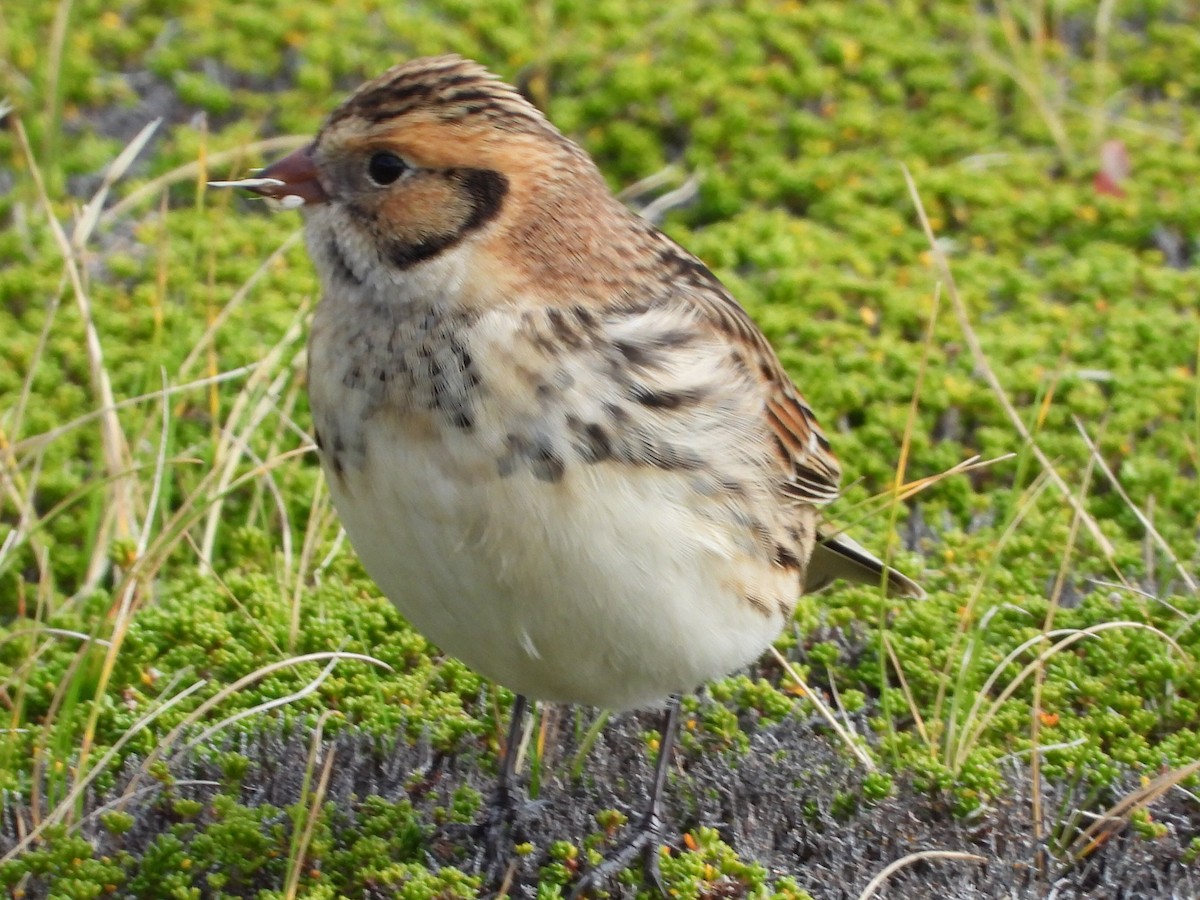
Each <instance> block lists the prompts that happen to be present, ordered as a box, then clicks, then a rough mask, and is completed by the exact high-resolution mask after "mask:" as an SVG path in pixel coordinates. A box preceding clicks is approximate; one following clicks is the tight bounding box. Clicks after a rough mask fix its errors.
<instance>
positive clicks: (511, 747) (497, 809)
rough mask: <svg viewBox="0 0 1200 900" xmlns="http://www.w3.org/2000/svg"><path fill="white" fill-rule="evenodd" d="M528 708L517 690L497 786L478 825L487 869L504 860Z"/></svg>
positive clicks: (490, 869)
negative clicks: (518, 760)
mask: <svg viewBox="0 0 1200 900" xmlns="http://www.w3.org/2000/svg"><path fill="white" fill-rule="evenodd" d="M528 709H529V700H528V699H527V698H526V697H525V695H524V694H517V696H516V699H515V700H513V705H512V712H511V714H510V715H509V721H508V739H507V740H506V741H505V745H504V758H503V759H502V760H501V761H500V774H499V776H498V777H497V778H496V789H495V791H493V792H492V796H491V799H490V800H488V805H487V810H486V815H485V818H484V820H483V823H482V825H481V828H480V830H481V832H482V834H481V835H480V838H481V840H480V846H481V847H482V850H483V859H482V861H481V869H482V870H483V871H484V872H486V873H492V872H493V871H494V870H496V871H498V870H499V868H500V865H501V863H502V862H503V861H502V859H501V848H502V846H503V843H504V838H505V836H506V835H507V834H508V829H509V825H511V824H512V816H513V796H512V785H513V778H514V776H515V775H516V768H517V747H518V745H519V744H520V742H521V731H522V729H523V728H524V727H525V713H526V712H527V711H528Z"/></svg>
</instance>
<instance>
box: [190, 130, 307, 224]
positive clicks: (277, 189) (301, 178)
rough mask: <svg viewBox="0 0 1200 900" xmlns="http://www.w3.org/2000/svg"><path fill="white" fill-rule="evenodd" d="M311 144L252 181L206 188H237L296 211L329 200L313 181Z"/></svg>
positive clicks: (244, 180) (212, 182) (211, 182)
mask: <svg viewBox="0 0 1200 900" xmlns="http://www.w3.org/2000/svg"><path fill="white" fill-rule="evenodd" d="M313 147H314V145H313V144H309V145H308V146H307V147H301V148H300V149H299V150H297V151H296V152H295V153H292V154H289V155H288V156H285V157H284V158H283V159H281V160H279V161H278V162H274V163H271V165H269V166H267V167H266V168H265V169H263V170H262V171H261V172H259V173H258V175H257V177H255V178H243V179H241V180H239V181H210V182H209V186H210V187H240V188H245V189H246V190H248V191H253V192H254V193H256V194H259V195H261V196H263V197H266V198H267V199H268V200H274V201H276V202H277V203H278V204H279V206H280V207H281V208H282V209H299V208H300V207H302V206H313V205H315V204H317V203H324V202H325V201H326V200H328V199H329V195H328V194H326V193H325V189H324V188H323V187H321V182H320V179H319V178H318V177H317V167H316V165H315V164H314V163H313V159H312V153H313Z"/></svg>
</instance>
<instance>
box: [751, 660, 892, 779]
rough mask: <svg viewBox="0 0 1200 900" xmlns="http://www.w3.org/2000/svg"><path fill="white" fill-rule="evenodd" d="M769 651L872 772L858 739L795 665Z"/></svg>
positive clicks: (869, 761)
mask: <svg viewBox="0 0 1200 900" xmlns="http://www.w3.org/2000/svg"><path fill="white" fill-rule="evenodd" d="M771 653H772V654H774V656H775V659H776V660H777V661H778V662H779V664H780V665H781V666H783V670H784V671H785V672H787V673H788V675H789V676H790V677H791V679H792V681H794V682H796V684H797V685H799V687H800V689H801V690H802V691H804V696H806V697H808V699H809V700H811V701H812V702H813V705H814V706H815V707H816V708H817V711H818V712H819V713H820V714H821V715H822V717H824V719H825V721H826V722H828V723H829V725H830V727H831V728H832V729H833V730H834V731H835V732H837V736H838V737H839V738H841V739H842V743H844V744H845V745H846V746H847V747H848V748H849V749H850V752H851V753H853V754H854V755H855V757H857V759H858V761H859V762H860V763H862V764H863V768H865V769H866V770H867V771H869V772H874V771H875V770H876V768H877V766H876V765H875V761H874V760H873V759H871V757H870V756H868V755H867V752H866V751H865V750H863V748H862V747H860V746H859V744H858V741H856V740H855V739H854V736H853V735H852V734H850V732H849V731H847V730H846V727H845V726H844V725H842V723H841V722H839V721H838V719H837V716H835V715H834V714H833V711H832V710H831V709H830V708H829V707H828V706H826V705H825V701H824V700H822V699H821V697H820V696H819V695H818V694H817V692H816V691H814V690H813V689H812V688H810V687H809V686H808V683H807V682H806V681H805V680H804V679H803V678H801V677H800V673H799V672H797V671H796V669H795V667H794V666H793V665H792V664H791V663H790V662H788V661H787V659H786V658H785V657H784V655H783V654H782V653H780V652H779V650H778V649H776V648H775V647H772V648H771Z"/></svg>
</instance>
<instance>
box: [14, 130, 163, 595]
mask: <svg viewBox="0 0 1200 900" xmlns="http://www.w3.org/2000/svg"><path fill="white" fill-rule="evenodd" d="M14 125H15V128H16V133H17V140H18V142H19V143H20V145H21V149H22V152H23V153H24V154H25V159H26V162H27V163H28V165H29V172H30V174H31V175H32V177H33V182H34V185H35V186H36V188H37V193H38V200H39V202H40V203H41V205H42V208H43V211H44V212H45V214H46V220H47V222H48V223H49V225H50V229H51V231H52V232H53V234H54V240H55V242H56V243H57V244H58V246H59V250H60V252H61V253H62V257H63V264H64V265H65V266H66V271H67V277H68V278H69V279H70V283H71V287H72V289H73V292H74V294H75V301H76V304H77V305H78V307H79V313H80V318H81V319H82V321H83V325H84V336H85V343H86V347H87V358H88V366H89V374H90V376H91V381H92V390H93V392H94V393H95V394H96V399H97V400H98V401H99V403H100V407H101V408H102V409H113V408H115V405H116V404H115V401H114V399H113V391H112V384H111V382H110V380H109V377H108V370H107V369H106V368H105V367H104V352H103V349H102V347H101V344H100V335H99V333H98V332H97V330H96V324H95V321H94V320H93V318H92V310H91V298H90V297H89V296H88V293H87V290H86V288H85V287H84V280H83V275H82V271H81V266H80V260H79V259H78V248H77V247H75V246H73V245H72V242H71V241H70V240H69V239H68V238H67V234H66V232H65V231H64V230H63V227H62V224H61V223H60V222H59V221H58V217H57V216H56V215H55V214H54V207H53V205H52V204H51V202H50V197H49V195H48V194H47V193H46V185H45V182H44V181H43V180H42V174H41V170H40V169H39V167H38V164H37V160H36V159H35V158H34V156H33V150H32V148H31V147H30V146H29V138H28V136H27V135H26V133H25V128H24V126H23V125H22V124H21V120H20V119H16V120H15V121H14ZM100 434H101V445H102V447H103V455H104V465H105V469H106V471H107V472H108V474H109V475H110V476H113V481H112V483H111V497H110V499H111V502H110V504H109V505H108V508H107V510H106V514H105V518H104V521H103V523H102V525H101V529H100V536H99V538H98V539H97V540H96V543H95V546H94V547H93V549H92V557H91V561H90V562H89V564H88V571H87V576H86V578H85V579H84V583H85V586H88V587H90V586H94V585H95V584H96V583H98V582H99V580H100V577H101V576H102V574H103V573H104V572H105V571H106V570H107V568H108V541H107V539H106V537H107V535H108V533H109V532H110V530H112V529H115V532H116V536H117V537H118V538H129V537H133V536H135V535H136V534H137V533H138V532H139V531H140V527H139V525H138V522H137V519H136V513H135V510H134V490H135V487H136V481H135V480H134V479H132V478H130V477H124V476H123V473H126V472H128V471H129V470H130V468H131V467H132V458H131V456H130V453H129V446H128V443H127V441H126V439H125V433H124V432H123V431H122V430H121V423H120V420H118V419H117V416H116V414H115V413H111V414H108V415H102V416H101V418H100Z"/></svg>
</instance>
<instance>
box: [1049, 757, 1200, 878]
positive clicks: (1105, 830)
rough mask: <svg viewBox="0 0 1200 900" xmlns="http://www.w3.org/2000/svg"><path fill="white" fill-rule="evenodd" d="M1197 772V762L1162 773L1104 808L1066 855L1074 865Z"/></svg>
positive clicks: (1198, 766) (1198, 761)
mask: <svg viewBox="0 0 1200 900" xmlns="http://www.w3.org/2000/svg"><path fill="white" fill-rule="evenodd" d="M1198 772H1200V759H1198V760H1195V761H1194V762H1190V763H1188V764H1187V765H1186V766H1180V767H1179V768H1178V769H1172V770H1171V771H1170V772H1164V773H1163V774H1162V775H1159V776H1158V777H1157V778H1155V779H1154V780H1153V781H1150V782H1148V783H1146V784H1144V785H1142V786H1141V787H1140V788H1138V789H1137V790H1135V791H1132V792H1130V793H1128V794H1126V795H1125V796H1124V797H1122V798H1121V799H1120V800H1118V801H1117V802H1116V803H1114V804H1113V805H1112V806H1110V807H1109V808H1108V809H1106V810H1105V811H1104V812H1103V813H1102V814H1101V815H1100V816H1099V817H1098V818H1097V819H1096V821H1094V822H1093V823H1092V824H1091V825H1089V826H1088V827H1087V828H1086V829H1085V830H1084V831H1083V832H1082V833H1081V834H1079V836H1078V837H1076V838H1075V840H1074V841H1072V842H1071V847H1070V854H1071V857H1072V859H1073V860H1074V861H1075V862H1078V861H1080V860H1081V859H1083V858H1084V857H1085V856H1087V855H1088V854H1089V853H1091V852H1092V851H1093V850H1095V849H1096V848H1097V847H1099V846H1101V845H1102V844H1103V843H1104V842H1105V841H1107V840H1108V839H1109V838H1111V837H1112V836H1113V835H1115V834H1116V833H1117V832H1118V831H1120V830H1121V829H1122V828H1124V827H1125V826H1126V825H1128V824H1129V817H1130V816H1131V815H1133V813H1135V812H1137V811H1138V810H1139V809H1145V808H1146V807H1148V806H1149V805H1150V804H1151V803H1153V802H1154V801H1155V800H1157V799H1158V798H1159V797H1161V796H1162V795H1163V794H1165V793H1166V792H1167V791H1169V790H1170V789H1171V788H1173V787H1176V786H1178V785H1180V784H1183V782H1185V781H1187V779H1189V778H1191V777H1192V776H1193V775H1195V774H1197V773H1198Z"/></svg>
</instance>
